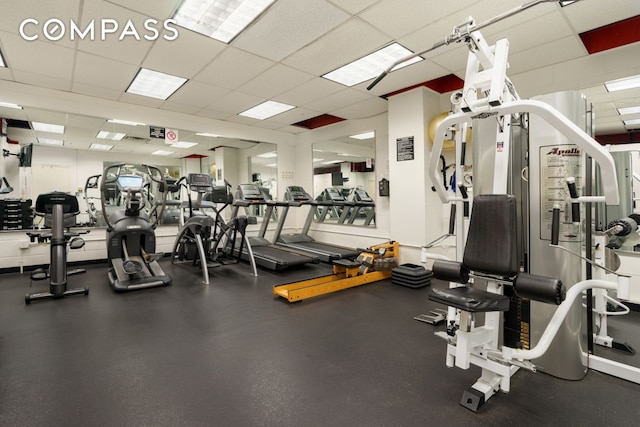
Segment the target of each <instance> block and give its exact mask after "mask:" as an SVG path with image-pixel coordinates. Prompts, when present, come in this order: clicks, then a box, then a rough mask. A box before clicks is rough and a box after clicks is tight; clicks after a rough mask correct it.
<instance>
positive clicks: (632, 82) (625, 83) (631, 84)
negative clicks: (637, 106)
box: [604, 75, 640, 92]
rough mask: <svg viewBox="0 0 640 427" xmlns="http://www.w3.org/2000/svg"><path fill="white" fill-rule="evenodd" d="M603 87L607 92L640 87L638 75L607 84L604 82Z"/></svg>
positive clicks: (639, 76)
mask: <svg viewBox="0 0 640 427" xmlns="http://www.w3.org/2000/svg"><path fill="white" fill-rule="evenodd" d="M604 86H605V87H606V88H607V91H609V92H615V91H618V90H625V89H633V88H636V87H640V75H638V76H631V77H626V78H624V79H618V80H611V81H609V82H605V83H604Z"/></svg>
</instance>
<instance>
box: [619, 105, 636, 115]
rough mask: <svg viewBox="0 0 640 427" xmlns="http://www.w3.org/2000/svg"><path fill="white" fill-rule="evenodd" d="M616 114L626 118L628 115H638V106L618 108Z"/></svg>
mask: <svg viewBox="0 0 640 427" xmlns="http://www.w3.org/2000/svg"><path fill="white" fill-rule="evenodd" d="M618 114H620V115H621V116H626V115H628V114H640V105H638V106H637V107H624V108H618Z"/></svg>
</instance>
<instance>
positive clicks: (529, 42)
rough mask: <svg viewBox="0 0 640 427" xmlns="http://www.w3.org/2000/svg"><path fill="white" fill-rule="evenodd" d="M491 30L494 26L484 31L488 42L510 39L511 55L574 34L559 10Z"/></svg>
mask: <svg viewBox="0 0 640 427" xmlns="http://www.w3.org/2000/svg"><path fill="white" fill-rule="evenodd" d="M491 30H492V28H488V29H487V31H485V32H483V35H484V36H485V38H486V39H487V42H488V43H489V44H490V45H491V44H494V43H495V42H496V41H498V40H499V39H503V38H506V39H508V40H509V54H510V55H511V54H514V53H516V52H521V51H523V50H526V49H531V48H534V47H537V46H540V45H543V44H546V43H550V42H552V41H555V40H560V39H563V38H565V37H568V36H571V35H573V34H574V33H573V30H572V29H571V27H570V26H569V25H568V24H567V22H566V20H565V19H564V18H563V17H562V16H561V15H560V14H559V13H557V12H554V13H547V14H545V15H542V16H540V17H537V18H534V19H531V20H528V21H526V22H524V23H522V24H520V25H516V26H512V27H510V28H508V29H504V30H500V31H495V32H492V31H491Z"/></svg>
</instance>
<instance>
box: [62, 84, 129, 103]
mask: <svg viewBox="0 0 640 427" xmlns="http://www.w3.org/2000/svg"><path fill="white" fill-rule="evenodd" d="M71 91H72V92H73V93H79V94H82V95H88V96H92V97H96V98H104V99H111V100H114V101H116V100H118V99H119V98H120V96H122V90H113V89H107V88H104V87H100V86H94V85H90V84H86V83H80V82H73V85H72V86H71Z"/></svg>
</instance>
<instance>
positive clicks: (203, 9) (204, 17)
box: [173, 0, 275, 43]
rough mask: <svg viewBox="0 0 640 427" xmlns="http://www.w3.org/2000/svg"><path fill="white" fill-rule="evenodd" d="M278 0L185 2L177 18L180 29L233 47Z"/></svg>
mask: <svg viewBox="0 0 640 427" xmlns="http://www.w3.org/2000/svg"><path fill="white" fill-rule="evenodd" d="M274 2H275V0H184V1H183V2H182V4H181V5H180V8H179V9H178V11H177V12H176V14H175V15H174V16H173V19H175V20H176V21H177V22H178V25H180V26H182V27H185V28H188V29H190V30H193V31H195V32H197V33H200V34H204V35H205V36H209V37H211V38H214V39H216V40H220V41H221V42H224V43H229V42H230V41H231V40H233V39H234V37H236V36H237V35H238V34H240V33H241V32H242V30H244V29H245V28H246V27H247V26H248V25H249V24H251V23H252V22H253V21H254V20H255V19H256V18H257V17H258V16H259V15H260V14H261V13H262V12H264V11H265V10H266V9H267V8H268V7H269V6H270V5H271V4H272V3H274Z"/></svg>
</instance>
